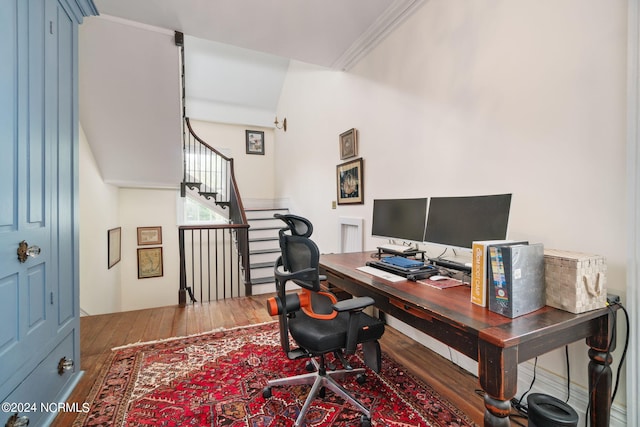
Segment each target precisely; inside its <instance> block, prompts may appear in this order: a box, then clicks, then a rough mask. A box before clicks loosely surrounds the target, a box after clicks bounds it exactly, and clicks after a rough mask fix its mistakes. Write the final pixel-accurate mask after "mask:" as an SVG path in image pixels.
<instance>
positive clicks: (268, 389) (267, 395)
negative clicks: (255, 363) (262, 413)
mask: <svg viewBox="0 0 640 427" xmlns="http://www.w3.org/2000/svg"><path fill="white" fill-rule="evenodd" d="M271 396H272V394H271V387H265V388H263V389H262V397H264V398H265V399H268V398H270V397H271Z"/></svg>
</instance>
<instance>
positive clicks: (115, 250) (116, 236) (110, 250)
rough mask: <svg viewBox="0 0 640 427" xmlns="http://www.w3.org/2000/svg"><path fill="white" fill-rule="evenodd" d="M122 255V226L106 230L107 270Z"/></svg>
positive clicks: (117, 261)
mask: <svg viewBox="0 0 640 427" xmlns="http://www.w3.org/2000/svg"><path fill="white" fill-rule="evenodd" d="M121 256H122V228H121V227H116V228H112V229H110V230H107V270H109V269H110V268H111V267H113V266H114V265H116V264H117V263H119V262H120V258H121Z"/></svg>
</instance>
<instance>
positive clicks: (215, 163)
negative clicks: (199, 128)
mask: <svg viewBox="0 0 640 427" xmlns="http://www.w3.org/2000/svg"><path fill="white" fill-rule="evenodd" d="M175 42H176V46H179V47H180V64H181V80H182V87H181V102H182V119H183V121H182V150H183V158H182V162H183V178H182V184H181V186H180V187H181V195H182V196H183V197H184V196H185V195H186V191H187V187H188V188H191V189H192V190H193V189H198V193H199V194H200V195H201V196H203V197H205V198H207V199H211V198H213V199H214V200H215V203H216V204H218V205H220V206H223V207H228V208H229V222H230V223H229V224H220V225H210V226H183V227H180V228H179V236H178V237H179V244H180V290H179V292H178V301H179V304H180V305H181V306H182V305H185V304H186V296H187V292H188V293H189V295H190V297H191V300H192V301H194V302H195V298H194V294H193V290H192V289H193V288H192V287H189V286H188V284H187V264H186V262H187V255H188V254H187V251H186V248H185V243H186V242H185V233H187V232H191V239H192V248H191V251H192V254H191V255H192V256H195V247H194V245H193V242H194V239H195V240H197V237H195V232H196V230H199V233H200V234H202V233H203V232H206V233H207V241H208V238H209V236H210V234H211V233H214V235H215V239H216V243H215V245H216V248H215V255H216V258H215V267H216V270H217V267H218V258H217V255H218V250H217V249H218V241H217V238H218V233H219V232H220V231H222V233H223V239H222V241H223V245H222V246H223V247H224V249H225V250H226V248H227V247H233V244H231V240H233V239H230V241H229V243H227V242H226V241H225V239H224V232H225V231H228V233H229V235H230V236H232V237H235V243H236V248H237V256H236V257H235V259H236V261H237V266H238V274H237V276H236V277H237V281H238V283H239V282H240V276H241V275H240V265H242V270H243V273H244V274H243V275H242V277H243V278H244V288H245V295H251V269H250V265H249V224H248V222H247V216H246V214H245V210H244V205H243V203H242V197H241V196H240V191H239V190H238V182H237V180H236V176H235V170H234V162H233V159H232V158H229V157H227V156H225V155H224V154H222V153H221V152H219V151H218V150H216V149H215V148H213V147H212V146H210V145H209V144H207V143H206V142H205V141H204V140H203V139H202V138H200V137H199V136H198V135H197V134H196V133H195V131H194V130H193V127H192V126H191V121H190V120H189V118H188V117H187V115H186V98H185V94H186V90H185V86H186V79H185V60H184V35H183V34H182V33H180V32H178V31H176V33H175ZM185 124H186V126H187V129H188V130H189V132H188V135H187V132H185ZM194 140H195V141H196V142H197V144H195V143H193V141H194ZM210 249H211V248H210V247H208V248H207V254H206V256H207V260H208V261H210V259H209V253H210ZM224 254H225V252H224V251H223V257H222V258H223V266H222V271H223V276H224V277H225V278H226V270H225V269H226V267H227V265H226V262H227V260H226V258H225V255H224ZM229 255H230V256H229V262H230V263H232V262H233V261H232V259H233V253H232V252H230V253H229ZM199 256H200V258H201V259H204V258H203V253H202V247H200V253H199ZM230 265H232V264H230ZM192 268H193V266H192ZM200 268H202V265H200ZM201 273H202V270H201ZM209 273H211V271H209V272H208V273H207V274H208V276H207V277H209V278H210V277H211V274H209ZM217 275H218V272H217V271H216V272H215V276H216V278H217ZM231 280H232V281H233V275H231ZM225 283H226V282H225ZM193 285H194V284H192V286H193ZM209 286H210V282H209ZM223 287H224V290H225V291H226V284H223ZM224 294H225V295H226V292H225V293H224ZM216 297H217V290H216Z"/></svg>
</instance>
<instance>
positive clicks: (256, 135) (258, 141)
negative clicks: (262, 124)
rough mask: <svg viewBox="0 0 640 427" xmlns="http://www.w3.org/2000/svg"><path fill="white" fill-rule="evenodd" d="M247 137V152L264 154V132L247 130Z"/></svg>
mask: <svg viewBox="0 0 640 427" xmlns="http://www.w3.org/2000/svg"><path fill="white" fill-rule="evenodd" d="M245 135H246V139H247V154H262V155H264V132H262V131H259V130H245Z"/></svg>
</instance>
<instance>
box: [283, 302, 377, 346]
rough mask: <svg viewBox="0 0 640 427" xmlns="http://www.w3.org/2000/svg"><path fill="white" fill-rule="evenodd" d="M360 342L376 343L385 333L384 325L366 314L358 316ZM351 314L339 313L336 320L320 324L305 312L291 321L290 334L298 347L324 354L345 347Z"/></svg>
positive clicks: (299, 313)
mask: <svg viewBox="0 0 640 427" xmlns="http://www.w3.org/2000/svg"><path fill="white" fill-rule="evenodd" d="M358 321H359V325H358V326H359V327H358V340H357V341H358V342H359V343H363V342H368V341H375V340H377V339H379V338H380V337H381V336H382V334H383V333H384V323H383V322H382V321H381V320H378V319H375V318H373V317H371V316H368V315H366V314H364V313H363V314H361V315H359V316H358ZM348 322H349V313H346V312H344V313H339V314H338V315H337V316H336V317H335V318H334V319H331V320H325V321H322V322H318V320H317V319H313V318H311V317H309V316H307V315H306V314H304V313H303V312H297V313H296V316H295V317H293V318H291V319H289V332H290V333H291V336H292V337H293V339H294V340H295V341H296V342H297V343H298V345H299V346H300V347H302V348H304V349H305V350H307V351H308V352H309V353H312V354H323V353H329V352H332V351H337V350H340V349H343V348H344V347H345V343H346V341H347V332H346V331H347V324H348Z"/></svg>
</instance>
